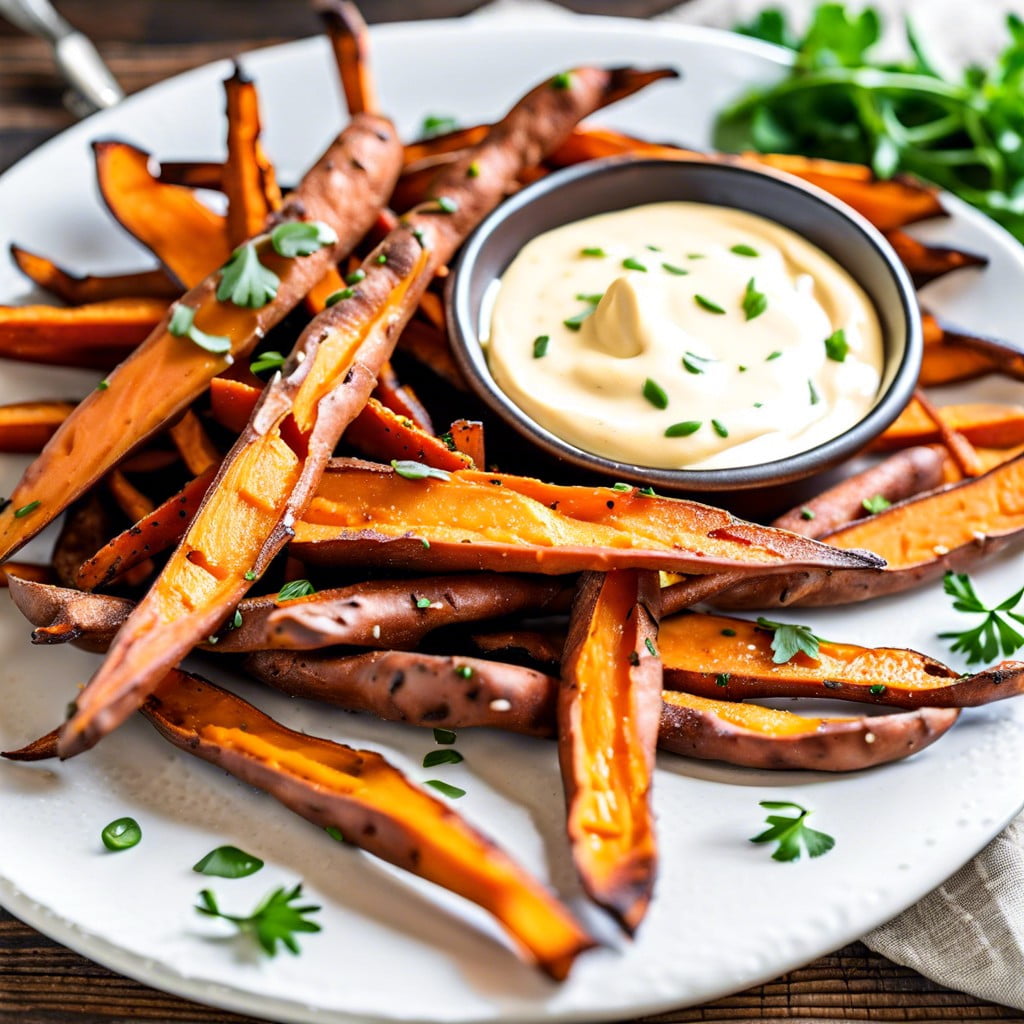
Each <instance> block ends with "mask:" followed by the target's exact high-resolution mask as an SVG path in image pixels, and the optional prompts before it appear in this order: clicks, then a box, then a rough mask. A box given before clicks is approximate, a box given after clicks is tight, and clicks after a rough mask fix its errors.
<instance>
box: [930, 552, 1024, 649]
mask: <svg viewBox="0 0 1024 1024" xmlns="http://www.w3.org/2000/svg"><path fill="white" fill-rule="evenodd" d="M942 589H943V590H945V592H946V593H947V594H949V596H950V597H952V598H953V607H954V608H955V609H956V610H957V611H958V612H965V613H966V614H968V615H984V616H985V618H984V619H982V621H981V622H980V623H978V625H977V626H974V627H973V628H972V629H966V630H964V631H963V632H960V633H957V632H950V633H940V634H939V637H940V638H941V639H943V640H952V641H953V644H952V646H951V648H950V649H951V650H952V651H954V652H955V653H962V654H966V655H967V664H968V665H975V664H979V663H983V662H987V661H992V660H993V659H995V658H996V657H998V656H999V652H1000V650H1002V653H1003V656H1004V657H1007V658H1008V657H1009V656H1010V655H1011V654H1013V653H1014V652H1015V651H1017V650H1019V649H1020V648H1021V647H1024V636H1022V635H1021V634H1020V632H1018V630H1017V629H1016V628H1015V627H1014V626H1012V625H1011V624H1010V622H1009V621H1008V620H1009V619H1012V620H1013V621H1014V622H1016V623H1019V624H1021V625H1024V615H1020V614H1018V613H1016V612H1014V611H1012V610H1011V609H1013V608H1016V606H1017V605H1018V604H1019V603H1020V600H1021V597H1024V587H1022V588H1021V589H1020V590H1018V591H1017V592H1016V593H1015V594H1011V595H1010V596H1009V597H1008V598H1007V599H1006V600H1005V601H1002V602H1001V603H1000V604H997V605H995V607H992V608H990V607H989V606H988V605H987V604H985V603H984V602H983V601H982V600H981V598H980V597H978V595H977V593H976V592H975V590H974V584H973V583H971V578H970V577H969V576H968V575H967V573H963V572H947V573H946V576H945V578H944V579H943V581H942Z"/></svg>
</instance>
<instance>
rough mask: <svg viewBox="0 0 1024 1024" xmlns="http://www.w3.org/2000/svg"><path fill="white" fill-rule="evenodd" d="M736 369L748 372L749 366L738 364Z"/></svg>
mask: <svg viewBox="0 0 1024 1024" xmlns="http://www.w3.org/2000/svg"><path fill="white" fill-rule="evenodd" d="M736 369H737V370H738V371H739V372H740V373H746V372H747V367H745V366H737V367H736Z"/></svg>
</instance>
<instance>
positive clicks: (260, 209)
mask: <svg viewBox="0 0 1024 1024" xmlns="http://www.w3.org/2000/svg"><path fill="white" fill-rule="evenodd" d="M224 93H225V96H226V98H227V109H228V159H227V162H226V163H225V164H224V171H223V177H222V180H221V185H222V188H223V189H224V194H225V195H226V196H227V197H228V212H227V237H228V244H229V245H231V246H236V245H241V244H242V243H243V242H244V241H245V240H246V239H247V238H252V237H254V236H255V235H258V234H259V233H260V232H261V231H262V230H263V229H264V227H266V224H267V217H268V216H269V214H270V213H272V212H273V211H274V210H276V209H277V208H278V206H280V204H281V191H280V189H279V188H278V187H277V179H276V177H275V175H274V168H273V166H272V165H271V163H270V161H269V160H268V159H267V155H266V153H264V151H263V146H262V145H261V143H260V104H259V96H258V95H257V93H256V85H255V83H254V82H253V81H252V79H250V78H247V77H246V76H245V75H244V74H243V73H242V69H241V68H240V67H239V66H238V65H237V64H236V65H235V70H234V73H233V74H232V75H231V77H230V78H228V79H227V80H226V81H225V82H224ZM215 265H216V264H214V266H215ZM210 269H211V268H210V267H208V268H207V271H209V270H210ZM203 276H204V277H205V276H206V275H205V273H204V275H203Z"/></svg>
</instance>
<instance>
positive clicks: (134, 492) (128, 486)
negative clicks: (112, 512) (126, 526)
mask: <svg viewBox="0 0 1024 1024" xmlns="http://www.w3.org/2000/svg"><path fill="white" fill-rule="evenodd" d="M107 490H108V491H110V496H111V497H112V498H113V499H114V502H115V503H116V504H117V507H118V508H119V509H120V510H121V511H122V512H123V513H124V514H125V516H126V517H127V518H128V519H129V520H130V521H131V522H137V521H138V520H140V519H143V518H145V517H146V516H148V515H152V513H153V509H154V507H155V506H154V505H153V502H152V501H150V499H149V498H148V497H146V495H145V494H143V493H142V491H140V490H139V489H138V488H137V487H136V486H135V485H134V484H133V483H132V482H131V481H130V480H129V479H128V477H126V476H125V475H124V473H122V472H121V471H120V470H119V469H114V470H111V471H110V472H109V473H108V474H107Z"/></svg>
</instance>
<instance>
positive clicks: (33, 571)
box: [0, 562, 54, 587]
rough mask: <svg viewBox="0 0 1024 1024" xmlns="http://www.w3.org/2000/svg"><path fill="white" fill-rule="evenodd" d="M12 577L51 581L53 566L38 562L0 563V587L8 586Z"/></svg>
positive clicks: (44, 582) (34, 581) (40, 581)
mask: <svg viewBox="0 0 1024 1024" xmlns="http://www.w3.org/2000/svg"><path fill="white" fill-rule="evenodd" d="M12 579H19V580H28V581H29V582H30V583H42V584H47V583H52V582H53V580H54V574H53V566H52V565H40V564H39V563H38V562H4V564H3V565H0V587H8V586H10V581H11V580H12Z"/></svg>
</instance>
